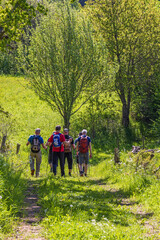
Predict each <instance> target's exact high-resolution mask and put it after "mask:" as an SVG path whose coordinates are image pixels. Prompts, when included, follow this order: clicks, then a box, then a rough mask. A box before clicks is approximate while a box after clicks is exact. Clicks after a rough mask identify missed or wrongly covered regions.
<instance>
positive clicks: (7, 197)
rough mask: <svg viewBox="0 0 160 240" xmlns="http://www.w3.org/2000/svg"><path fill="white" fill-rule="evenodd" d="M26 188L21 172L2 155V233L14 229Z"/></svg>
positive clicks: (0, 208)
mask: <svg viewBox="0 0 160 240" xmlns="http://www.w3.org/2000/svg"><path fill="white" fill-rule="evenodd" d="M25 188H26V186H25V183H24V181H23V180H22V179H21V172H19V171H17V172H16V171H15V170H14V169H13V167H11V165H10V164H9V162H8V160H7V159H5V158H4V157H3V155H0V234H2V233H8V232H11V231H12V228H13V225H14V221H15V218H16V217H15V216H16V215H17V213H18V212H19V211H20V207H21V205H22V202H23V198H24V189H25Z"/></svg>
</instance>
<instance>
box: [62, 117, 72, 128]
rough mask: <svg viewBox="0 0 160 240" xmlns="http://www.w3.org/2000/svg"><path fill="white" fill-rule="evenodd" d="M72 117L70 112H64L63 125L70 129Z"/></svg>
mask: <svg viewBox="0 0 160 240" xmlns="http://www.w3.org/2000/svg"><path fill="white" fill-rule="evenodd" d="M70 117H71V115H70V113H64V116H63V121H64V126H63V128H68V130H69V125H70V122H69V121H70Z"/></svg>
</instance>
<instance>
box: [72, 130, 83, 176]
mask: <svg viewBox="0 0 160 240" xmlns="http://www.w3.org/2000/svg"><path fill="white" fill-rule="evenodd" d="M80 136H82V132H79V134H78V138H79V137H80ZM78 138H76V139H75V141H74V144H75V146H76V145H77V142H78ZM76 160H77V165H78V170H79V172H80V168H79V151H78V152H77V153H76Z"/></svg>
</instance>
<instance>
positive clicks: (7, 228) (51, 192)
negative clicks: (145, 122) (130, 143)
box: [0, 76, 160, 240]
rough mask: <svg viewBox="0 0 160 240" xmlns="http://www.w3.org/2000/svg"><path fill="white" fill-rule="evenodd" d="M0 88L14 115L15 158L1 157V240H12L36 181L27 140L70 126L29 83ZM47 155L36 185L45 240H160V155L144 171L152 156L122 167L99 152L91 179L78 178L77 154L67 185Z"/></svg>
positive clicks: (126, 159) (9, 122)
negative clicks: (37, 133) (52, 170)
mask: <svg viewBox="0 0 160 240" xmlns="http://www.w3.org/2000/svg"><path fill="white" fill-rule="evenodd" d="M0 88H1V97H0V98H1V106H2V107H3V109H4V110H5V111H7V112H9V113H10V117H9V119H6V122H5V123H6V124H4V125H3V128H5V129H6V131H7V136H8V139H7V145H8V151H7V152H6V153H5V154H3V155H2V154H1V156H0V210H1V212H0V217H1V218H0V238H1V239H6V237H7V236H12V233H13V231H14V229H15V228H16V226H15V225H18V223H19V222H20V221H21V217H20V211H21V210H20V209H21V207H22V204H23V201H24V193H25V190H26V189H27V187H28V182H29V180H30V179H31V176H30V169H29V159H28V157H29V147H27V146H26V142H27V140H28V137H29V135H31V134H34V130H35V128H37V127H40V128H41V134H42V137H43V138H44V141H47V139H48V137H49V136H50V135H51V134H52V132H53V130H54V127H55V126H56V125H57V124H63V123H62V119H61V118H60V116H59V115H58V114H57V113H56V112H53V111H52V110H51V109H50V107H49V106H48V105H47V104H46V103H45V102H43V101H41V100H40V99H39V98H38V97H37V96H36V95H35V94H34V92H33V91H32V90H31V89H30V88H29V86H28V85H27V82H26V80H25V79H24V78H20V77H17V78H16V77H6V76H1V77H0ZM2 123H3V122H1V126H2ZM8 126H10V127H8ZM74 137H75V136H74ZM17 143H19V144H21V147H20V152H19V154H16V153H15V152H16V144H17ZM157 147H158V146H157ZM42 154H43V159H42V165H41V172H40V178H37V179H36V178H32V180H33V181H35V182H36V183H37V189H36V192H37V193H38V199H39V200H38V204H39V205H40V206H41V213H40V214H41V216H42V221H41V222H40V223H39V224H40V225H41V226H42V229H43V230H42V232H41V235H42V236H43V237H44V238H45V239H63V240H69V239H76V240H77V239H84V240H89V239H90V240H92V239H109V240H114V239H115V240H117V239H118V240H119V239H137V240H138V239H160V222H159V219H160V207H159V201H160V195H159V189H160V183H159V172H158V171H157V172H156V174H154V171H155V169H156V168H157V167H158V166H159V165H160V153H156V154H154V157H153V158H152V160H150V162H151V164H150V165H147V167H144V166H146V165H145V164H144V162H145V161H148V160H147V158H149V157H150V155H146V156H145V159H143V158H142V159H141V158H140V155H139V159H141V161H140V160H137V156H135V155H133V154H132V153H129V152H126V151H122V152H120V160H121V163H120V164H118V165H115V164H114V157H113V153H110V154H109V153H107V152H103V151H102V150H99V151H98V150H97V149H95V148H94V145H93V159H92V161H91V164H90V165H89V169H88V177H79V174H78V168H77V164H76V161H75V153H73V156H74V164H73V174H72V177H69V176H68V170H67V165H66V166H65V173H66V177H65V178H61V177H60V169H59V166H58V174H57V176H56V177H54V176H53V175H52V173H50V169H49V166H48V152H47V151H45V150H42ZM97 159H98V160H97ZM138 161H139V162H138ZM137 162H138V166H137Z"/></svg>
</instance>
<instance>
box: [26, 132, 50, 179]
mask: <svg viewBox="0 0 160 240" xmlns="http://www.w3.org/2000/svg"><path fill="white" fill-rule="evenodd" d="M40 131H41V130H40V128H37V129H36V130H35V135H31V136H30V137H29V138H28V142H27V144H26V145H27V146H28V145H29V144H31V152H30V156H29V158H30V169H31V176H34V172H35V169H34V159H36V177H38V176H39V171H40V165H41V161H42V153H41V149H40V145H42V147H43V148H44V149H47V147H46V146H45V145H44V141H43V138H42V137H41V136H40Z"/></svg>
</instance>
